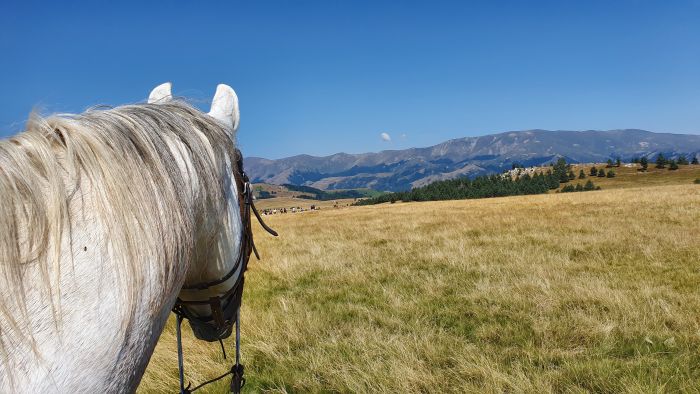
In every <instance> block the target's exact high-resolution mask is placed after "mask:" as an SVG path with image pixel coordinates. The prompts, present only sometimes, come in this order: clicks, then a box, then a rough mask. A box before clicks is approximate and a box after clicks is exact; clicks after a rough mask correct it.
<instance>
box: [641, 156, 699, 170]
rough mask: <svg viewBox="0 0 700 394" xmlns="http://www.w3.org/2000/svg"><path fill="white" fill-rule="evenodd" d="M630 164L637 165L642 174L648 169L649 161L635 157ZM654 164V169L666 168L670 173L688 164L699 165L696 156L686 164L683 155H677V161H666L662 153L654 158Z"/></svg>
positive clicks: (686, 160)
mask: <svg viewBox="0 0 700 394" xmlns="http://www.w3.org/2000/svg"><path fill="white" fill-rule="evenodd" d="M632 163H637V164H639V165H640V168H639V171H643V172H644V171H647V169H648V168H649V159H648V158H646V157H641V158H640V157H635V158H633V159H632ZM654 163H655V164H656V166H655V167H656V168H666V167H667V166H668V169H669V170H670V171H675V170H677V169H678V166H687V165H688V164H694V165H697V164H700V162H699V161H698V157H697V156H695V157H693V159H692V160H691V161H690V162H688V159H687V158H686V157H685V155H679V156H678V159H667V158H666V156H664V155H663V153H659V154H658V155H657V156H656V159H655V160H654Z"/></svg>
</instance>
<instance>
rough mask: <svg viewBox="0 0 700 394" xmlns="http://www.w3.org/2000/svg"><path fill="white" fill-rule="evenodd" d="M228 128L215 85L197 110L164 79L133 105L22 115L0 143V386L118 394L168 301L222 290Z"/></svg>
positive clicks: (236, 250)
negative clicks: (208, 101)
mask: <svg viewBox="0 0 700 394" xmlns="http://www.w3.org/2000/svg"><path fill="white" fill-rule="evenodd" d="M238 124H239V112H238V99H237V97H236V94H235V92H234V91H233V89H231V88H230V87H229V86H226V85H219V86H218V87H217V90H216V94H215V96H214V99H213V102H212V107H211V111H210V112H209V113H208V114H205V113H202V112H200V111H198V110H196V109H194V108H193V107H191V106H189V105H187V104H186V103H184V102H181V101H178V100H173V99H172V95H171V93H170V83H166V84H163V85H160V86H158V87H157V88H156V89H154V90H153V91H152V92H151V94H150V97H149V100H148V103H147V104H138V105H127V106H121V107H116V108H113V109H107V110H89V111H87V112H85V113H83V114H79V115H57V116H53V117H49V118H40V117H38V116H33V117H31V118H30V120H29V122H28V124H27V130H26V131H24V132H22V133H20V134H18V135H16V136H14V137H12V138H10V139H7V140H2V141H0V229H1V231H0V391H3V392H8V391H9V392H43V393H46V392H61V393H66V392H83V393H85V392H89V393H97V392H100V393H102V392H132V391H134V390H135V389H136V387H137V386H138V384H139V381H140V379H141V377H142V375H143V373H144V370H145V368H146V365H147V364H148V361H149V359H150V357H151V354H152V352H153V349H154V346H155V345H156V342H157V340H158V337H159V335H160V333H161V331H162V329H163V326H164V324H165V322H166V320H167V318H168V314H169V313H170V311H171V309H172V308H173V306H174V304H175V302H176V299H178V297H179V299H180V300H206V299H209V298H210V297H213V296H221V295H222V294H226V293H227V292H228V291H229V290H230V289H231V288H232V286H233V285H234V283H236V282H237V280H238V278H239V277H241V275H242V273H241V267H240V266H238V268H236V266H235V264H236V262H237V258H238V257H239V255H241V254H242V250H241V248H246V245H244V243H245V242H244V241H243V240H242V238H241V234H242V231H244V230H245V229H244V226H243V224H242V218H241V209H242V208H241V205H239V203H240V201H239V192H240V190H239V188H240V187H241V183H240V182H237V181H239V179H238V178H236V177H235V176H234V175H235V174H236V173H237V172H238V171H237V168H236V165H235V164H236V163H237V161H238V160H240V157H238V155H239V154H240V153H238V152H237V150H236V149H235V134H236V131H237V129H238ZM227 273H232V275H231V276H230V277H229V278H228V279H227V280H225V281H223V282H222V283H217V284H216V285H214V286H210V287H208V288H207V289H205V290H197V289H190V290H182V291H181V289H182V288H183V286H185V287H187V285H188V284H193V283H200V282H210V281H216V280H217V279H220V278H222V277H225V275H226V274H227ZM186 309H187V310H188V312H189V314H191V315H195V316H207V315H211V314H212V311H211V309H210V307H209V306H208V305H193V306H190V307H187V308H186ZM230 323H231V322H230V319H228V320H226V325H228V327H224V328H228V332H227V333H225V334H220V333H219V334H217V335H220V337H225V336H228V335H229V334H230V332H231V330H230ZM211 324H214V323H211ZM193 328H194V327H193ZM216 328H217V329H219V331H221V330H220V329H221V327H216ZM204 331H206V327H205V329H204ZM223 331H226V330H225V329H224V330H223ZM200 334H201V332H200ZM202 335H204V336H206V333H205V334H202ZM205 339H207V340H214V339H219V337H210V338H205Z"/></svg>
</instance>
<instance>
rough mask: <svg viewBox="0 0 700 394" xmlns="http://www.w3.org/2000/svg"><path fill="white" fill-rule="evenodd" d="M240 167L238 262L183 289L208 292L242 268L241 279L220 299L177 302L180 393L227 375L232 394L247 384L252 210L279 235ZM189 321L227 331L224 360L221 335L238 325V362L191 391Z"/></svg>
mask: <svg viewBox="0 0 700 394" xmlns="http://www.w3.org/2000/svg"><path fill="white" fill-rule="evenodd" d="M241 157H242V156H241V155H240V152H239V158H241ZM237 165H238V174H240V179H239V178H238V177H236V175H237V174H236V173H234V178H235V181H236V182H237V184H238V190H242V192H239V195H238V197H239V201H240V202H241V220H242V222H243V231H242V232H241V244H240V245H241V247H240V249H239V254H238V259H237V260H236V264H235V265H234V266H233V268H231V270H230V271H229V272H228V273H227V274H226V275H224V276H223V277H221V278H220V279H216V280H213V281H210V282H202V283H197V284H194V285H189V286H183V287H182V288H183V289H184V290H206V289H208V288H210V287H213V286H217V285H220V284H222V283H224V282H226V281H227V280H229V279H230V278H231V277H232V276H233V275H234V274H235V273H236V271H238V270H239V268H240V273H239V276H238V279H237V280H236V283H235V284H234V285H233V287H231V289H229V290H228V291H227V292H226V293H224V294H223V295H220V296H215V297H210V298H209V299H208V300H202V301H187V300H182V299H180V298H179V297H178V299H177V301H176V302H175V306H174V308H173V312H174V313H175V315H176V316H177V325H176V335H177V363H178V371H179V378H180V394H190V393H192V392H194V391H195V390H197V389H200V388H202V387H204V386H206V385H208V384H210V383H214V382H216V381H218V380H221V379H223V378H225V377H226V376H228V375H232V377H231V385H230V391H231V392H232V393H240V392H241V388H243V386H244V385H245V378H244V377H243V365H242V364H241V363H240V350H241V330H240V316H241V309H240V308H241V300H242V298H243V282H244V276H243V274H244V273H245V271H246V269H247V268H248V261H249V260H250V254H251V252H252V253H254V254H255V257H256V258H257V259H258V260H260V255H259V254H258V250H257V248H256V247H255V243H254V241H253V229H252V227H251V215H250V213H251V211H252V212H253V214H254V215H255V217H256V218H257V220H258V223H260V225H261V226H262V227H263V228H264V229H265V231H267V232H268V233H270V234H272V235H274V236H277V235H278V234H277V232H276V231H275V230H273V229H271V228H270V227H268V226H267V225H266V224H265V222H264V221H263V220H262V217H261V216H260V213H258V210H257V209H256V208H255V204H254V203H253V192H252V189H251V187H250V180H249V179H248V176H247V175H246V174H245V172H244V171H243V160H242V158H241V159H239V160H238V161H237ZM187 305H209V306H210V307H211V312H212V314H211V316H205V317H201V316H197V315H195V314H193V313H191V312H190V311H189V310H188V309H187V308H186V306H187ZM234 309H235V321H234V316H230V317H229V318H226V312H227V311H230V312H232V311H233V310H234ZM185 319H187V320H189V321H190V322H191V323H192V322H195V323H201V324H210V323H212V321H213V323H214V324H215V327H216V328H217V329H218V330H221V329H224V331H223V332H218V334H219V339H218V341H219V344H220V345H221V350H222V352H223V355H224V359H226V350H225V348H224V343H223V341H222V339H221V336H223V335H225V334H226V332H228V334H229V335H230V331H229V330H230V329H231V326H232V325H233V324H235V326H236V361H235V364H234V365H232V366H231V369H230V370H229V371H228V372H226V373H224V374H223V375H221V376H218V377H216V378H214V379H211V380H208V381H206V382H204V383H201V384H199V385H198V386H195V387H194V388H190V386H191V385H192V384H191V383H189V384H188V385H187V387H185V368H184V355H183V351H182V331H181V325H182V321H183V320H185Z"/></svg>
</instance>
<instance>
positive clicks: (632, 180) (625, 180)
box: [562, 163, 700, 190]
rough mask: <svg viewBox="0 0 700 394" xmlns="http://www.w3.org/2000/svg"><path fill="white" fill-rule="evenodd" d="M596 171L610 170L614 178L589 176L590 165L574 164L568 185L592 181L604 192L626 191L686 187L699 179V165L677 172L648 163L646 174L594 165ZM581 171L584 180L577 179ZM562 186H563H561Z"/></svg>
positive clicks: (630, 168)
mask: <svg viewBox="0 0 700 394" xmlns="http://www.w3.org/2000/svg"><path fill="white" fill-rule="evenodd" d="M595 166H596V168H597V169H601V168H602V169H603V170H604V171H605V173H607V172H608V171H610V170H613V171H614V172H615V177H614V178H601V177H597V176H590V169H591V167H593V165H591V164H587V165H579V164H574V165H573V166H572V170H573V171H574V175H576V179H574V180H572V181H571V182H569V184H572V185H576V183H580V184H581V185H584V184H585V183H586V182H587V181H588V180H591V181H593V183H594V184H595V185H596V186H600V187H601V188H603V189H605V190H609V189H626V188H631V187H648V186H664V185H687V184H692V183H693V181H694V180H695V179H699V178H700V165H682V166H679V168H678V169H677V170H669V169H668V166H666V168H655V164H654V163H649V167H648V169H647V171H646V172H643V171H638V170H637V169H638V167H624V165H623V166H621V167H613V168H605V164H604V163H599V164H595ZM581 169H583V171H584V173H585V174H586V178H585V179H579V178H578V176H579V171H580V170H581ZM562 186H564V185H562Z"/></svg>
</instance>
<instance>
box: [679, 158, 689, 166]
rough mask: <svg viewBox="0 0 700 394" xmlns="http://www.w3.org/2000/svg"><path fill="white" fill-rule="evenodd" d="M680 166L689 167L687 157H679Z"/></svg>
mask: <svg viewBox="0 0 700 394" xmlns="http://www.w3.org/2000/svg"><path fill="white" fill-rule="evenodd" d="M678 165H679V166H687V165H688V159H686V158H685V155H680V156H678Z"/></svg>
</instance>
